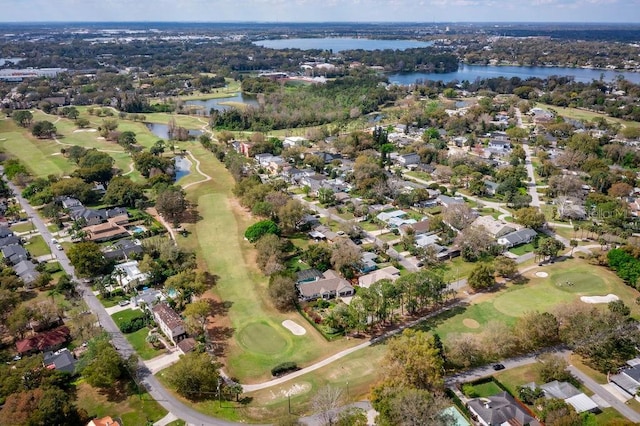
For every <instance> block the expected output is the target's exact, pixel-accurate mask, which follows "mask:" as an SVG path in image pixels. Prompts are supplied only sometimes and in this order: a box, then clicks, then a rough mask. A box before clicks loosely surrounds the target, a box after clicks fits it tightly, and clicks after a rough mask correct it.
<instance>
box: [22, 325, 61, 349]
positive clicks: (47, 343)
mask: <svg viewBox="0 0 640 426" xmlns="http://www.w3.org/2000/svg"><path fill="white" fill-rule="evenodd" d="M70 338H71V332H70V331H69V328H68V327H67V326H64V325H63V326H61V327H58V328H54V329H53V330H49V331H44V332H42V333H36V334H35V335H33V336H31V337H28V338H26V339H22V340H20V341H18V342H16V349H17V350H18V353H19V354H20V355H24V354H31V353H36V352H45V351H55V350H58V349H60V348H61V347H62V346H63V345H64V344H65V343H67V342H68V341H69V340H70Z"/></svg>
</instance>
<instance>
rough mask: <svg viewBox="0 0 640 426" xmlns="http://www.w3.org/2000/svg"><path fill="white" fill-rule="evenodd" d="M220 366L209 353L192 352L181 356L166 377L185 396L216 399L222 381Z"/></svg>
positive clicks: (197, 398) (198, 398)
mask: <svg viewBox="0 0 640 426" xmlns="http://www.w3.org/2000/svg"><path fill="white" fill-rule="evenodd" d="M218 368H219V366H218V364H216V363H214V362H213V360H212V359H211V357H210V356H209V354H207V353H196V352H190V353H188V354H186V355H185V356H183V357H182V358H180V361H178V363H177V364H175V365H174V366H173V367H172V368H171V370H170V371H169V372H168V373H167V374H166V377H167V380H168V381H169V383H171V385H172V386H173V387H174V388H175V390H176V392H178V393H179V394H180V395H182V396H184V397H185V398H188V399H190V400H200V399H214V398H215V397H216V395H217V392H218V387H219V386H220V384H219V382H221V379H220V373H219V371H218ZM220 391H222V390H220Z"/></svg>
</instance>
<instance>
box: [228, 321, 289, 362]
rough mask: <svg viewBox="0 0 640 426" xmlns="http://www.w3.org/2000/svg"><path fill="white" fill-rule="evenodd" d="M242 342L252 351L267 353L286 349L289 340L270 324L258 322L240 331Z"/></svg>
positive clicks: (239, 336) (271, 353)
mask: <svg viewBox="0 0 640 426" xmlns="http://www.w3.org/2000/svg"><path fill="white" fill-rule="evenodd" d="M238 341H239V342H240V344H241V345H242V346H243V347H244V348H245V349H247V350H248V351H251V352H257V353H261V354H266V355H274V354H278V353H280V352H282V351H284V350H286V348H287V346H288V345H289V342H287V341H286V340H285V339H284V338H283V337H282V334H281V333H278V332H277V331H276V330H275V329H274V328H273V327H271V326H270V325H269V324H266V323H263V322H257V323H253V324H249V325H247V326H246V327H244V328H243V329H242V330H241V331H240V333H238Z"/></svg>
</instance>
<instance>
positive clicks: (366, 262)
mask: <svg viewBox="0 0 640 426" xmlns="http://www.w3.org/2000/svg"><path fill="white" fill-rule="evenodd" d="M377 258H378V255H377V254H375V253H373V252H370V251H365V252H363V253H362V257H361V259H360V267H359V270H360V273H362V274H366V273H369V272H371V271H375V270H376V268H377V267H378V264H377V263H376V259H377Z"/></svg>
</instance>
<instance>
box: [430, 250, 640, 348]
mask: <svg viewBox="0 0 640 426" xmlns="http://www.w3.org/2000/svg"><path fill="white" fill-rule="evenodd" d="M537 271H544V272H546V273H548V274H549V276H548V277H546V278H539V277H537V276H536V275H535V272H537ZM449 272H450V271H449ZM461 275H462V274H461ZM525 276H526V277H527V278H528V279H529V282H528V283H527V284H508V286H507V287H506V288H505V289H504V290H500V291H499V292H497V293H488V294H485V295H482V296H481V297H480V298H478V299H477V300H476V301H475V302H474V303H473V304H471V305H469V306H467V307H458V308H455V309H453V310H451V311H449V312H445V313H443V314H441V315H439V316H437V317H435V318H432V319H430V320H428V321H426V322H425V323H423V324H422V325H421V327H420V328H422V329H425V330H433V331H435V332H437V333H438V334H440V335H441V336H442V337H443V338H444V337H446V336H447V335H449V334H451V333H477V332H480V331H482V329H483V327H484V326H485V325H486V324H487V323H489V322H490V321H494V320H495V321H499V322H503V323H506V324H513V323H514V322H515V321H516V320H517V318H518V317H520V316H522V315H523V314H524V313H525V312H529V311H540V312H549V311H552V310H553V309H554V308H555V307H556V306H557V305H559V304H562V303H569V302H572V301H574V300H577V299H579V298H580V296H595V295H606V294H609V293H613V294H616V295H617V296H618V297H620V299H622V300H623V301H625V303H626V305H627V306H629V308H630V309H631V315H632V316H633V317H635V318H638V317H640V307H639V306H638V305H637V304H636V303H635V299H636V297H638V295H639V294H640V293H638V291H636V290H635V289H633V288H631V287H629V286H627V285H625V284H624V283H623V282H622V281H621V280H620V279H619V278H618V277H617V276H615V274H614V273H612V272H611V271H609V270H607V269H605V268H602V267H599V266H594V265H590V264H589V263H588V262H586V261H585V260H582V259H571V260H566V261H564V262H560V263H555V264H553V265H549V266H545V267H542V268H536V269H534V270H532V271H530V272H528V273H525ZM567 282H570V283H572V284H571V285H567Z"/></svg>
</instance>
